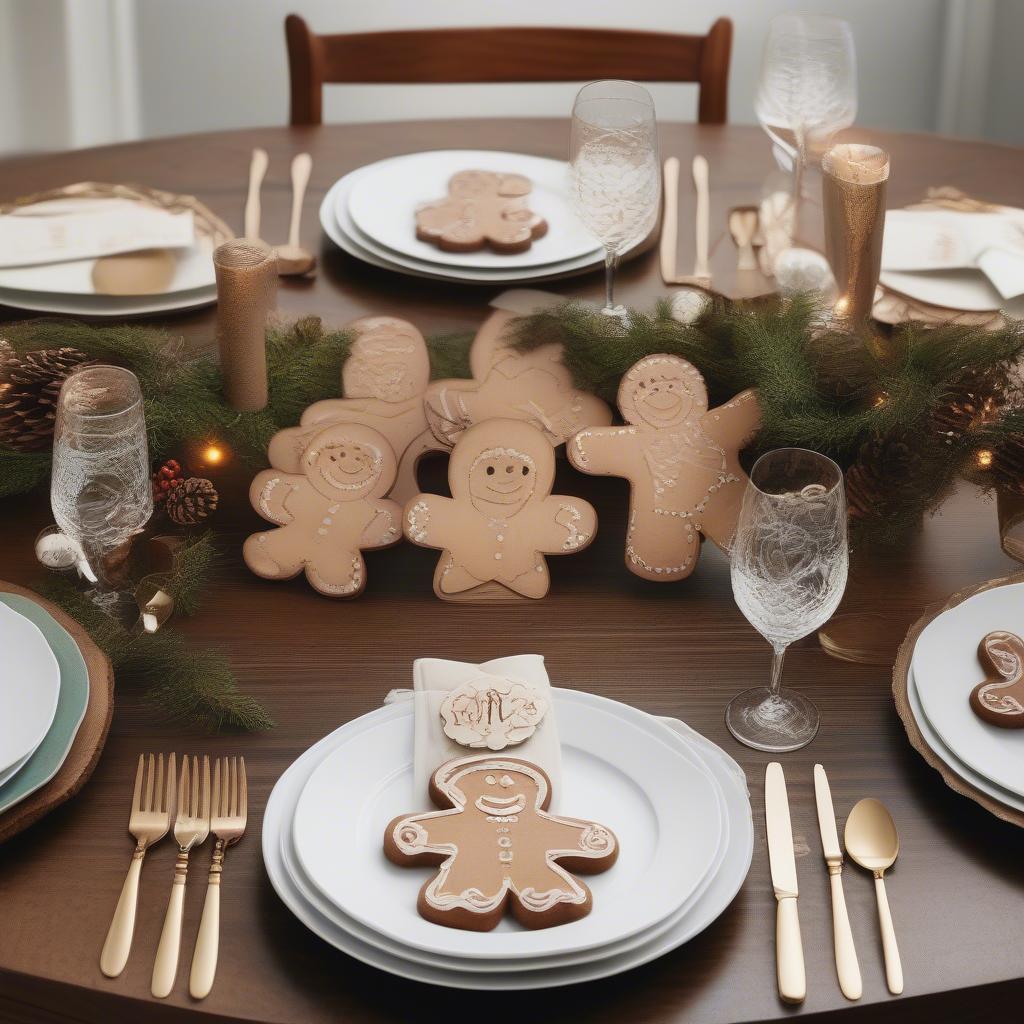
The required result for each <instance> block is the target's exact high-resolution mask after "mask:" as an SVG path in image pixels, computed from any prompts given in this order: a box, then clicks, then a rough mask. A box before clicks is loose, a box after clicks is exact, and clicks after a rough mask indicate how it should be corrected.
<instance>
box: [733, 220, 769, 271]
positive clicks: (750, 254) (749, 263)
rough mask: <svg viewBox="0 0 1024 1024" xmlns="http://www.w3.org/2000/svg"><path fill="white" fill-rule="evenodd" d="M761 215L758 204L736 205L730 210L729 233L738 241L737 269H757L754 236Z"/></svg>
mask: <svg viewBox="0 0 1024 1024" xmlns="http://www.w3.org/2000/svg"><path fill="white" fill-rule="evenodd" d="M760 221H761V217H760V214H759V213H758V209H757V207H756V206H734V207H733V208H732V209H731V210H730V211H729V234H730V235H732V240H733V241H734V242H735V243H736V269H737V270H757V269H758V264H757V254H756V253H755V252H754V238H755V237H756V235H757V229H758V226H759V224H760Z"/></svg>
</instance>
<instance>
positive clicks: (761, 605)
mask: <svg viewBox="0 0 1024 1024" xmlns="http://www.w3.org/2000/svg"><path fill="white" fill-rule="evenodd" d="M730 558H731V573H732V589H733V595H734V597H735V598H736V603H737V604H738V605H739V608H740V611H741V612H743V614H744V616H746V618H747V620H748V621H749V622H750V624H751V625H752V626H753V627H754V628H755V629H756V630H757V631H758V632H759V633H760V634H761V635H762V636H763V637H764V638H765V639H766V640H767V641H768V643H770V644H771V647H772V669H771V681H770V683H769V685H768V686H755V687H753V688H752V689H749V690H745V691H744V692H743V693H740V694H739V695H738V696H736V697H734V698H733V700H732V702H731V703H730V704H729V707H728V708H727V709H726V712H725V723H726V725H727V726H728V727H729V731H730V732H731V733H732V734H733V736H735V737H736V739H738V740H739V741H740V742H741V743H745V744H746V745H747V746H748V747H754V748H755V749H756V750H767V751H772V752H773V753H781V752H783V751H787V750H797V749H799V748H800V747H803V746H806V745H807V744H808V743H810V742H811V740H812V739H814V736H815V734H816V733H817V731H818V723H819V716H818V709H817V708H816V707H815V706H814V705H813V704H812V703H811V701H809V700H808V699H807V698H806V697H804V696H803V695H802V694H800V693H797V692H796V691H794V690H790V689H785V688H783V687H782V663H783V659H784V658H785V654H786V648H787V647H788V646H789V645H790V644H791V643H792V642H793V641H794V640H799V639H800V638H801V637H805V636H807V635H808V634H809V633H812V632H814V630H816V629H817V628H818V627H819V626H822V625H824V624H825V623H826V622H827V621H828V620H829V619H830V618H831V617H832V614H833V612H835V610H836V608H837V607H838V606H839V602H840V600H842V596H843V591H844V590H845V589H846V577H847V572H848V568H849V555H848V550H847V534H846V496H845V492H844V489H843V473H842V470H841V469H840V468H839V467H838V466H837V465H836V464H835V463H834V462H833V461H832V460H831V459H829V458H827V457H826V456H824V455H819V454H818V453H817V452H812V451H806V450H805V449H803V448H780V449H777V450H776V451H771V452H768V453H766V454H765V455H762V456H761V458H759V459H758V460H757V462H755V463H754V467H753V469H752V470H751V471H750V481H749V482H748V484H747V489H746V492H745V493H744V496H743V506H742V508H741V510H740V516H739V522H738V524H737V527H736V535H735V537H734V539H733V543H732V548H731V551H730Z"/></svg>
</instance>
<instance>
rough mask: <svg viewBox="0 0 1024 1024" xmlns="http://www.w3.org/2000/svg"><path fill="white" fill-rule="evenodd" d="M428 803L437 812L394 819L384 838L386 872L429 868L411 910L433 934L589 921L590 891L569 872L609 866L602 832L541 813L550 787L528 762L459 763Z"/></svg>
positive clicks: (438, 778) (445, 773)
mask: <svg viewBox="0 0 1024 1024" xmlns="http://www.w3.org/2000/svg"><path fill="white" fill-rule="evenodd" d="M430 796H431V799H432V800H433V801H434V803H435V804H436V805H437V806H438V807H440V808H442V809H441V810H439V811H430V812H428V813H426V814H414V815H410V816H402V817H398V818H396V819H395V820H394V821H392V822H391V824H390V825H388V827H387V831H386V832H385V834H384V853H385V854H386V856H387V858H388V859H389V860H391V861H393V862H394V863H395V864H400V865H402V866H403V867H404V866H409V865H419V864H429V865H438V866H439V867H438V871H437V873H436V874H435V875H434V877H433V878H431V879H429V880H428V881H427V882H426V883H425V884H424V886H423V888H422V889H420V895H419V900H418V901H417V904H416V906H417V909H418V910H419V913H420V915H421V916H422V917H424V918H426V919H427V920H428V921H433V922H434V923H435V924H442V925H446V926H448V927H450V928H465V929H468V930H470V931H480V932H485V931H490V930H491V929H492V928H494V926H495V925H497V923H498V922H499V921H500V920H501V918H502V916H503V915H504V913H505V910H506V908H507V907H510V908H511V910H512V914H513V915H514V916H515V918H516V920H518V921H519V922H520V923H521V924H523V925H525V926H526V927H527V928H550V927H551V926H552V925H558V924H565V923H566V922H568V921H575V920H577V919H578V918H581V917H585V916H586V915H587V914H589V913H590V910H591V906H592V902H593V900H592V897H591V894H590V890H589V889H588V888H587V887H586V886H585V885H584V884H583V883H582V882H581V881H579V879H577V878H574V877H573V875H572V874H570V872H580V873H584V872H585V873H590V874H594V873H596V872H599V871H606V870H607V869H608V868H610V867H611V866H612V864H614V863H615V859H616V857H617V856H618V852H619V848H618V843H617V841H616V839H615V836H614V835H613V833H612V832H611V830H610V829H608V828H605V827H604V826H603V825H599V824H598V823H597V822H594V821H583V820H580V819H578V818H562V817H556V816H555V815H553V814H549V813H548V812H547V808H548V806H549V805H550V803H551V783H550V781H549V779H548V777H547V775H545V773H544V772H543V771H541V769H540V768H538V767H537V766H536V765H534V764H531V763H530V762H529V761H521V760H519V759H517V758H510V757H493V756H492V757H468V758H461V759H459V760H456V761H449V762H448V763H447V764H444V765H442V766H441V767H440V768H438V769H437V771H436V772H434V775H433V778H432V779H431V783H430Z"/></svg>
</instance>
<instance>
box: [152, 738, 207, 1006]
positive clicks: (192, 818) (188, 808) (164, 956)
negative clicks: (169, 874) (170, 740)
mask: <svg viewBox="0 0 1024 1024" xmlns="http://www.w3.org/2000/svg"><path fill="white" fill-rule="evenodd" d="M191 768H192V770H191V780H190V778H189V774H190V773H189V759H188V757H183V758H182V759H181V781H180V783H179V785H178V816H177V817H176V818H175V819H174V838H175V840H176V841H177V843H178V857H177V860H176V861H175V864H174V882H173V883H172V885H171V898H170V899H169V900H168V901H167V913H166V915H165V916H164V927H163V930H162V931H161V932H160V943H159V945H158V946H157V948H156V960H155V961H154V963H153V979H152V982H151V983H150V991H151V992H152V993H153V995H155V996H156V997H157V998H159V999H162V998H163V997H164V996H167V995H170V992H171V989H172V988H173V987H174V977H175V975H176V974H177V973H178V953H179V950H180V949H181V914H182V909H183V907H184V906H185V879H186V877H187V876H188V856H189V853H190V851H191V850H192V849H194V848H195V847H198V846H202V845H203V843H205V842H206V837H207V836H208V835H209V834H210V759H209V758H208V757H206V756H205V755H204V756H203V773H202V778H201V779H200V774H199V758H198V757H193V758H192V766H191Z"/></svg>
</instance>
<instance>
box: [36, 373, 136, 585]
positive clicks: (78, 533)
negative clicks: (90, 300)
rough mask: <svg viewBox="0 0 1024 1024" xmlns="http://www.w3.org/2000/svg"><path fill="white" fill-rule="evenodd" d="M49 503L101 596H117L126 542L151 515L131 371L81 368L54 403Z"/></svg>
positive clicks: (71, 377)
mask: <svg viewBox="0 0 1024 1024" xmlns="http://www.w3.org/2000/svg"><path fill="white" fill-rule="evenodd" d="M50 504H51V506H52V508H53V515H54V518H55V519H56V521H57V525H58V526H59V527H60V528H61V530H62V531H63V532H64V533H65V534H67V535H68V536H69V537H71V538H72V539H73V540H75V541H77V542H78V544H79V545H80V546H81V548H82V551H83V552H84V553H85V557H86V560H87V562H88V564H89V567H90V568H91V569H92V572H93V575H95V577H96V579H97V581H98V588H99V589H100V590H106V591H111V590H116V589H117V584H118V582H119V580H118V572H117V568H118V567H119V566H121V565H123V561H124V559H123V557H120V555H121V553H122V552H123V551H125V549H126V546H127V543H128V541H130V539H131V538H132V536H133V535H134V534H136V533H138V532H139V531H140V530H141V529H142V528H143V527H144V526H145V525H146V523H147V522H148V520H149V517H150V516H151V515H152V513H153V488H152V483H151V482H150V472H149V450H148V446H147V443H146V419H145V416H144V414H143V406H142V391H141V389H140V387H139V381H138V379H137V378H136V376H135V374H133V373H132V372H131V371H130V370H125V369H123V368H122V367H119V366H86V367H83V368H82V369H80V370H77V371H75V372H74V373H72V374H71V375H70V376H69V377H68V378H67V380H66V381H64V385H63V387H62V388H61V389H60V396H59V397H58V399H57V421H56V424H55V427H54V433H53V471H52V477H51V482H50Z"/></svg>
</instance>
